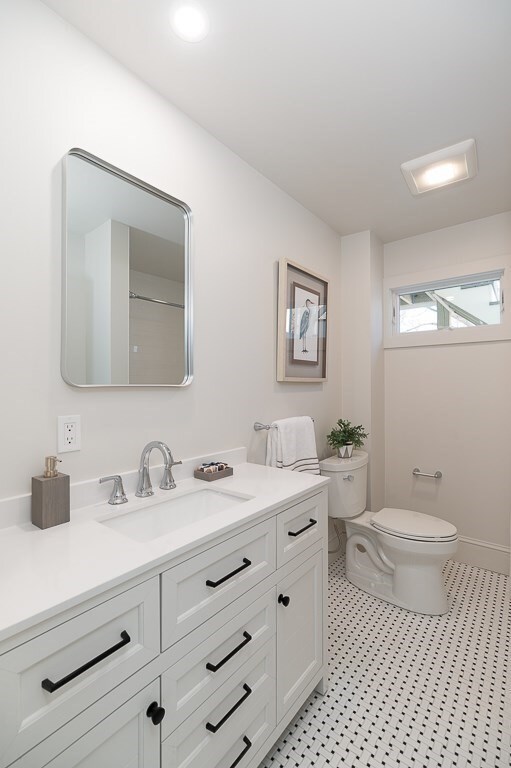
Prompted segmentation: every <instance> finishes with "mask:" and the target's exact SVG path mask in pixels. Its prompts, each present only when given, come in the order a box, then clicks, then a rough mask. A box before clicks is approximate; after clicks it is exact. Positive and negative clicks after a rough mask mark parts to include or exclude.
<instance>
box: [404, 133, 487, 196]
mask: <svg viewBox="0 0 511 768" xmlns="http://www.w3.org/2000/svg"><path fill="white" fill-rule="evenodd" d="M401 171H402V172H403V176H404V177H405V181H406V183H407V184H408V188H409V189H410V192H411V193H412V195H421V194H422V193H423V192H429V191H430V190H431V189H438V188H439V187H446V186H447V185H448V184H454V183H455V182H457V181H464V180H466V179H471V178H473V177H474V176H475V175H476V173H477V157H476V143H475V141H474V139H467V140H466V141H462V142H460V143H459V144H453V146H452V147H445V148H444V149H439V150H438V151H437V152H431V153H430V154H429V155H423V156H422V157H417V158H416V159H415V160H409V161H408V162H407V163H403V164H402V166H401Z"/></svg>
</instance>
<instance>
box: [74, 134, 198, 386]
mask: <svg viewBox="0 0 511 768" xmlns="http://www.w3.org/2000/svg"><path fill="white" fill-rule="evenodd" d="M64 189H65V213H64V257H63V310H62V359H61V370H62V376H63V378H64V380H65V381H67V382H68V384H72V385H74V386H77V387H107V386H115V387H120V386H174V387H176V386H185V385H187V384H189V383H190V381H191V379H192V355H191V351H192V337H191V285H190V209H189V208H188V206H187V205H186V204H185V203H183V202H181V201H179V200H176V199H175V198H173V197H171V196H170V195H167V194H166V193H165V192H161V191H160V190H158V189H155V188H154V187H151V186H150V185H149V184H145V183H144V182H143V181H140V180H139V179H136V178H135V177H133V176H130V175H129V174H127V173H124V172H123V171H121V170H119V169H118V168H115V167H114V166H112V165H110V164H109V163H106V162H104V161H103V160H100V159H99V158H97V157H94V155H91V154H89V153H88V152H85V151H84V150H81V149H72V150H71V151H70V152H69V153H68V154H67V155H66V158H65V161H64Z"/></svg>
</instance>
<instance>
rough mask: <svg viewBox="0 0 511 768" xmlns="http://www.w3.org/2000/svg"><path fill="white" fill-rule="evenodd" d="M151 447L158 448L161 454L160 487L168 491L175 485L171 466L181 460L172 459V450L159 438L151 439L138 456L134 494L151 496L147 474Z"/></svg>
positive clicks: (151, 491)
mask: <svg viewBox="0 0 511 768" xmlns="http://www.w3.org/2000/svg"><path fill="white" fill-rule="evenodd" d="M153 448H158V450H159V451H161V453H162V456H163V462H164V464H163V476H162V479H161V483H160V488H162V489H163V490H164V491H170V490H171V489H172V488H175V487H176V482H175V480H174V478H173V477H172V467H175V466H176V464H182V463H183V462H182V461H174V459H173V458H172V452H171V450H170V448H169V447H168V445H167V444H166V443H162V442H160V440H153V441H152V442H150V443H147V445H146V446H145V448H144V450H143V451H142V455H141V457H140V467H139V469H138V485H137V490H136V492H135V496H142V497H145V496H153V495H154V491H153V486H152V485H151V478H150V476H149V457H150V455H151V451H152V450H153Z"/></svg>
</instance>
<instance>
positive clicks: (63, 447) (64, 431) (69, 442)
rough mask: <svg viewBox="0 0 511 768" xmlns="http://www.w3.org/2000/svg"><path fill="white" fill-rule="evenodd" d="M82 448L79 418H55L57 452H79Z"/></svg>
mask: <svg viewBox="0 0 511 768" xmlns="http://www.w3.org/2000/svg"><path fill="white" fill-rule="evenodd" d="M81 447H82V425H81V419H80V416H57V452H58V453H66V452H67V451H79V450H80V448H81Z"/></svg>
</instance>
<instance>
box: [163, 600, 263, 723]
mask: <svg viewBox="0 0 511 768" xmlns="http://www.w3.org/2000/svg"><path fill="white" fill-rule="evenodd" d="M275 602H276V598H275V589H272V590H271V591H270V592H269V593H268V594H266V595H264V597H262V598H260V599H259V600H256V602H255V603H253V604H252V605H251V606H249V607H248V608H245V610H244V611H242V612H241V613H240V614H239V616H236V618H235V619H232V620H231V621H229V622H228V623H227V624H224V626H223V627H222V628H221V629H220V630H218V631H216V632H215V628H214V627H213V621H215V620H213V621H209V622H207V623H206V624H205V625H204V626H203V627H202V628H201V630H200V631H201V633H203V635H204V637H206V638H207V640H204V642H203V643H201V644H200V645H199V646H198V647H197V648H194V650H193V651H191V652H190V653H188V654H187V656H185V657H184V658H183V659H180V661H178V662H177V663H176V664H174V665H173V666H172V667H170V669H168V670H167V671H166V672H164V674H163V675H162V705H163V706H164V707H165V710H166V712H167V717H166V718H165V722H164V729H166V730H167V731H168V732H169V733H170V731H171V730H173V729H174V728H177V726H178V725H180V724H181V723H182V722H183V720H185V719H186V718H187V717H189V716H190V715H191V714H192V712H194V711H195V710H196V709H197V708H198V707H199V706H200V705H201V704H202V703H203V702H204V701H206V699H207V698H208V697H209V696H211V695H212V694H213V693H214V692H215V691H216V690H218V689H219V688H220V687H221V686H222V685H223V684H224V683H225V682H226V680H227V679H228V678H229V677H230V676H231V675H232V674H233V673H234V672H235V671H236V670H237V669H239V667H241V666H242V664H244V663H245V662H247V661H248V660H249V659H250V658H251V657H252V656H253V655H254V654H255V653H256V651H258V650H259V648H261V647H262V646H263V645H264V644H265V643H266V642H267V641H268V640H269V639H270V638H271V637H273V636H274V634H275Z"/></svg>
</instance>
